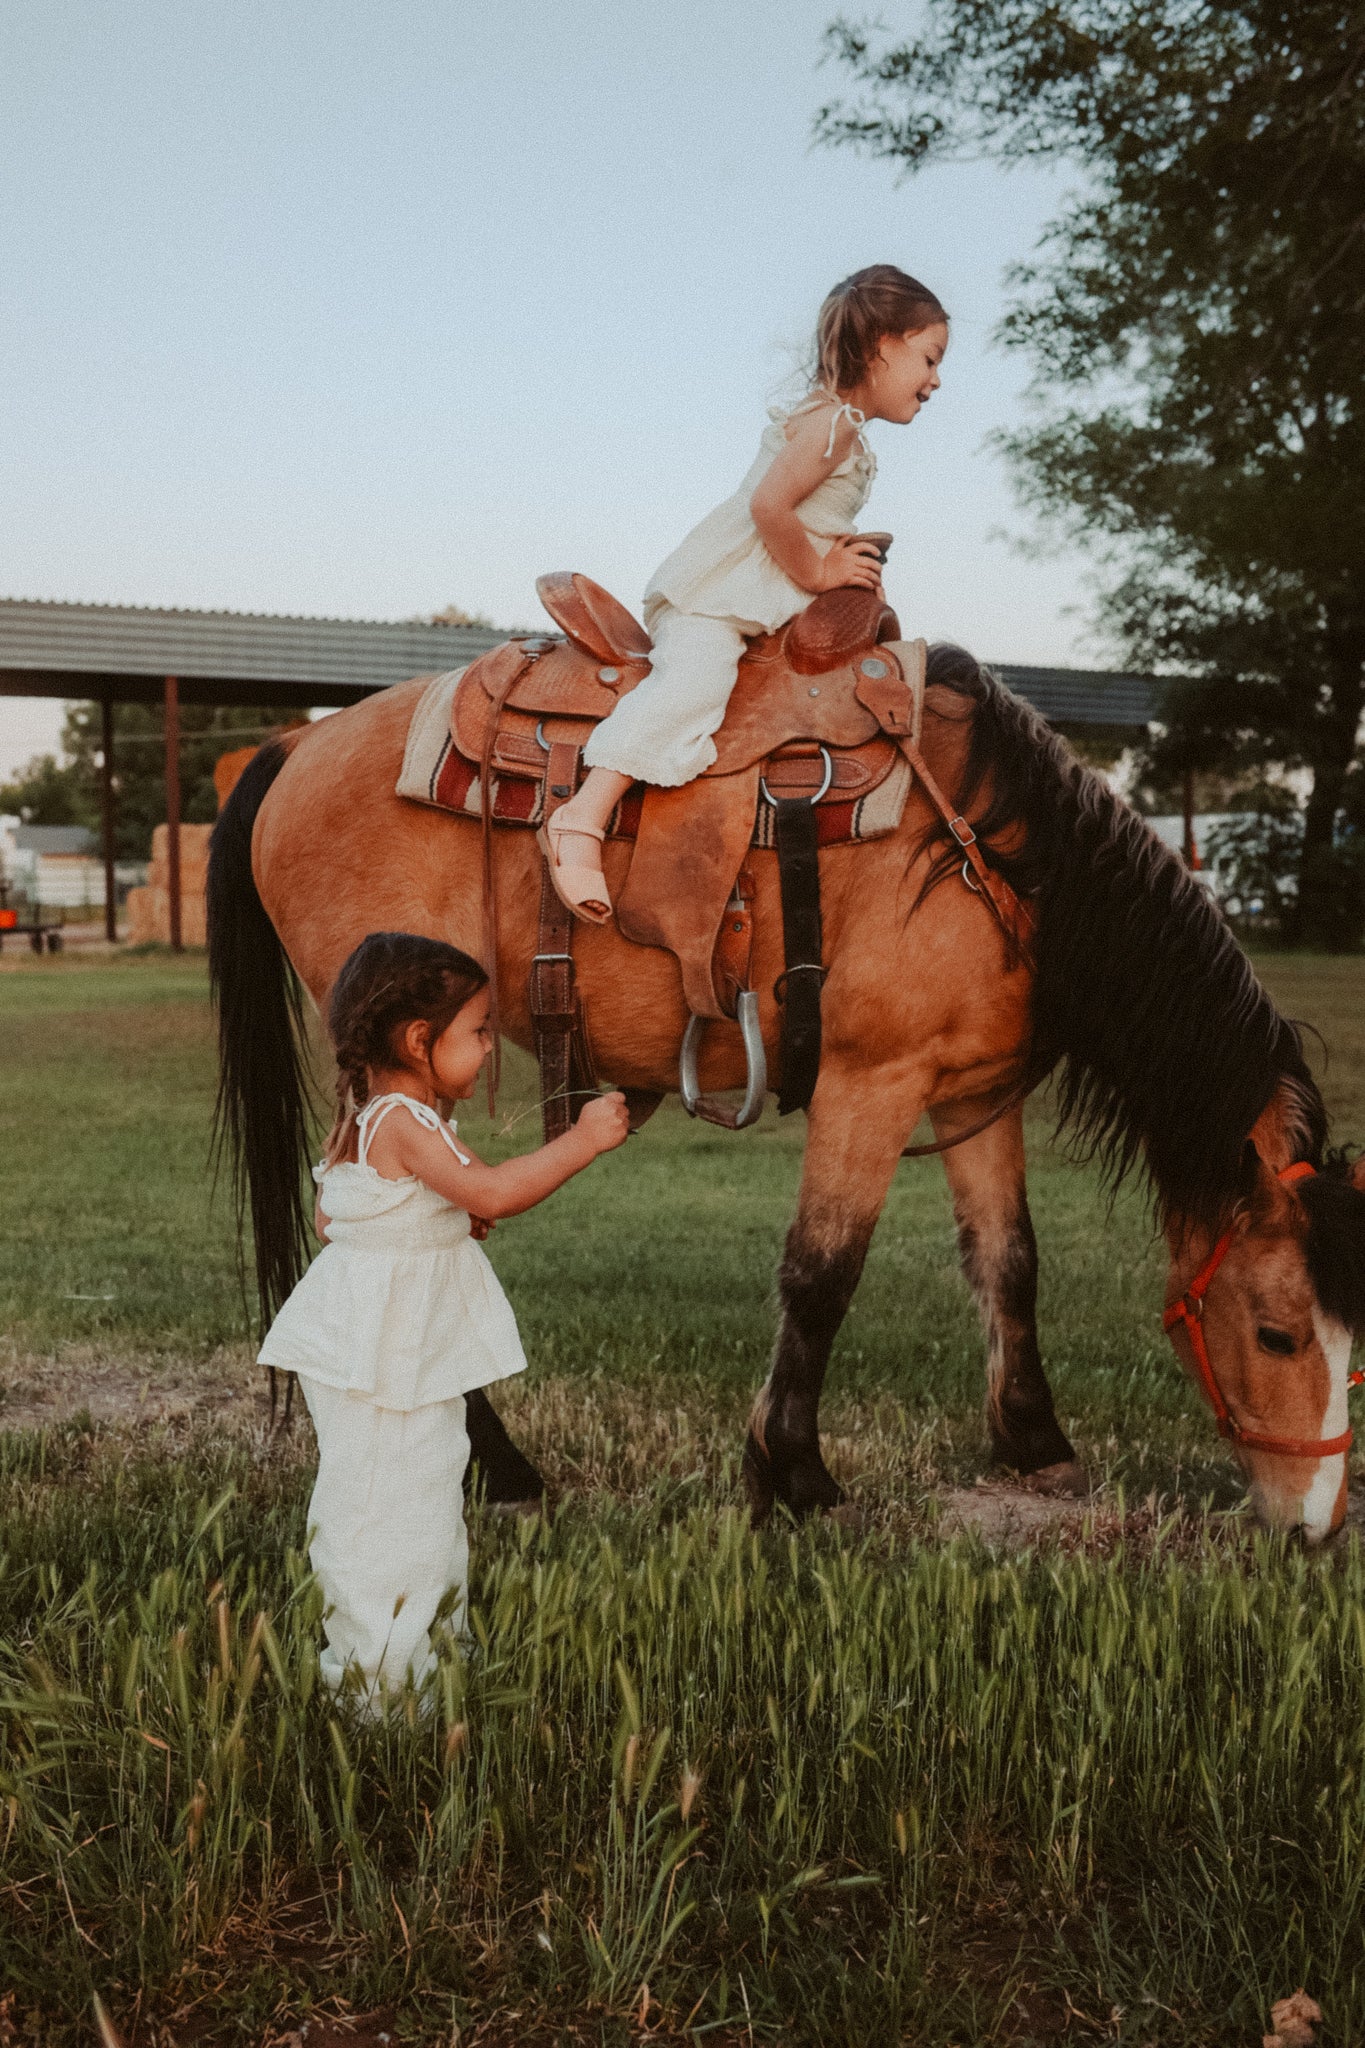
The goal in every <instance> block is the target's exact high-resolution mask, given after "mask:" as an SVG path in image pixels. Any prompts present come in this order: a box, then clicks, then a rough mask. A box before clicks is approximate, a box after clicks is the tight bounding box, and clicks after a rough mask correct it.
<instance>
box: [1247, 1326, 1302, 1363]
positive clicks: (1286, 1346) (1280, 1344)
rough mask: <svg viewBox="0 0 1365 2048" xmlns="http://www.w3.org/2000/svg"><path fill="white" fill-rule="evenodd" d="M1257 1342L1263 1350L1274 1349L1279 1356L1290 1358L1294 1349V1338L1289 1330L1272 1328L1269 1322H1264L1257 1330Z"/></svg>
mask: <svg viewBox="0 0 1365 2048" xmlns="http://www.w3.org/2000/svg"><path fill="white" fill-rule="evenodd" d="M1256 1342H1257V1343H1258V1344H1259V1345H1260V1347H1261V1349H1262V1351H1273V1352H1274V1353H1275V1355H1276V1356H1277V1357H1278V1358H1288V1356H1289V1354H1290V1352H1291V1351H1292V1350H1293V1349H1294V1339H1293V1338H1292V1337H1291V1336H1290V1334H1289V1332H1288V1330H1272V1329H1271V1327H1270V1325H1269V1323H1262V1324H1261V1326H1260V1328H1259V1329H1258V1330H1257V1332H1256Z"/></svg>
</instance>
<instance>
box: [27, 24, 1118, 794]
mask: <svg viewBox="0 0 1365 2048" xmlns="http://www.w3.org/2000/svg"><path fill="white" fill-rule="evenodd" d="M835 11H836V7H835V4H834V0H677V4H675V5H673V6H672V7H669V8H665V7H662V6H660V5H658V4H657V0H499V4H498V5H497V6H496V7H488V6H486V5H478V6H476V5H474V4H472V0H444V4H441V0H325V4H324V0H288V4H286V5H281V4H279V0H121V4H120V5H118V6H110V5H109V4H108V0H43V5H41V6H37V7H25V6H21V5H18V4H11V5H9V6H7V7H0V433H2V434H3V451H4V452H3V456H2V457H0V462H2V463H3V476H4V486H3V496H2V498H0V565H2V566H0V594H3V595H6V596H15V597H41V598H65V599H85V600H99V601H103V602H116V603H127V604H160V605H166V604H170V605H190V606H208V607H228V608H232V609H237V610H262V611H281V612H313V613H331V614H342V615H351V616H357V617H381V618H395V617H406V616H411V615H413V614H417V613H421V612H429V611H433V610H436V609H438V608H439V607H441V606H443V605H446V604H449V603H458V604H461V605H464V606H466V607H467V608H468V609H470V610H473V611H482V612H486V613H488V614H489V615H491V616H492V617H493V618H494V620H495V621H497V622H498V623H503V624H508V625H526V624H532V623H534V622H536V621H537V619H538V616H539V613H538V607H537V604H536V599H535V594H534V590H533V582H534V578H535V576H536V574H537V573H538V572H539V571H541V570H543V569H550V568H567V567H571V568H580V569H583V570H586V571H587V572H588V574H590V575H592V576H595V577H596V578H597V579H598V580H599V581H601V582H603V583H606V584H607V585H608V586H609V587H610V588H612V589H613V590H614V591H616V592H617V594H618V595H620V596H621V597H623V598H624V599H625V600H626V601H627V602H629V603H631V604H637V603H638V600H639V597H640V593H641V591H642V589H643V586H644V584H645V581H646V579H647V577H648V575H649V572H650V570H651V569H652V568H653V567H654V566H655V564H656V563H657V562H658V561H659V560H660V559H661V558H662V557H663V555H664V554H666V553H667V552H668V551H669V549H670V548H671V547H672V546H673V545H674V544H675V543H676V541H677V540H678V539H680V538H681V536H682V534H683V533H684V531H685V530H686V529H687V527H688V526H689V525H691V524H692V523H693V522H694V521H695V520H696V519H697V518H699V517H700V516H701V515H702V514H703V513H704V512H706V511H707V510H709V509H710V507H711V506H712V505H713V504H715V503H716V502H718V500H719V499H721V498H722V497H725V496H726V495H728V493H729V492H730V491H731V490H733V488H734V486H735V484H736V483H737V482H738V480H739V478H740V476H741V475H742V474H743V472H744V470H745V469H746V468H747V466H748V464H749V462H750V460H751V458H752V456H753V453H754V449H755V446H756V443H757V439H758V435H759V432H760V430H761V428H762V426H763V424H764V407H765V405H766V404H767V403H768V402H769V400H770V399H771V398H773V397H774V396H776V395H777V394H778V387H779V386H780V385H781V384H782V381H783V379H784V377H785V376H787V374H788V373H789V371H790V369H791V367H792V364H793V362H794V360H795V356H796V354H797V352H799V350H800V349H801V347H802V345H803V344H804V342H805V340H806V337H807V335H808V332H809V329H810V327H811V325H812V322H813V318H814V314H815V310H816V308H817V306H818V304H819V301H820V299H821V297H822V296H823V294H824V292H825V291H826V290H827V289H828V288H829V286H830V285H831V284H833V283H834V282H835V281H836V280H837V279H838V278H839V277H841V276H843V275H844V274H845V273H846V272H848V271H849V270H852V269H854V268H856V267H858V266H859V265H861V264H864V263H869V262H875V261H884V260H889V261H893V262H898V263H900V264H902V265H903V266H904V267H906V268H907V269H910V270H913V271H914V272H916V273H917V274H918V275H920V276H921V277H923V278H924V279H925V280H926V281H927V282H929V283H930V284H931V285H932V286H933V287H934V288H935V289H936V290H937V291H938V293H939V295H940V296H941V297H942V298H943V299H944V301H945V303H946V304H947V305H948V306H949V308H950V310H951V312H952V314H953V342H952V347H951V349H950V352H949V356H948V360H947V364H946V366H945V372H944V383H943V389H942V391H941V392H940V393H939V394H938V395H937V397H936V398H935V399H934V401H933V404H932V405H931V406H930V407H929V409H928V411H927V413H926V414H925V415H924V417H923V418H922V419H920V420H919V421H917V422H916V423H915V424H914V425H913V426H912V427H911V428H909V429H901V428H896V427H891V426H887V425H884V424H883V425H879V426H878V427H876V428H874V430H873V435H874V445H875V447H876V449H877V454H878V459H879V462H880V465H881V470H880V475H879V478H878V481H877V485H876V487H875V490H874V494H873V497H872V500H871V502H870V504H869V506H868V509H867V512H866V514H865V515H864V523H866V524H869V525H875V526H878V527H887V528H890V529H891V530H892V531H893V532H894V533H895V534H896V536H897V540H896V547H895V550H894V552H893V554H892V557H891V565H890V569H889V572H888V578H887V582H888V590H889V593H890V595H891V597H892V599H893V601H894V602H895V603H896V605H897V607H898V609H899V611H900V614H901V620H902V624H903V626H904V627H905V629H906V630H907V631H909V632H916V633H918V632H923V633H927V634H928V635H930V636H931V637H944V636H951V637H953V638H957V639H960V640H963V641H965V642H966V643H967V644H969V645H970V646H972V647H973V648H974V649H976V650H977V651H978V652H980V653H982V654H984V655H986V656H989V657H994V658H996V659H1000V660H1014V661H1067V660H1071V661H1085V660H1087V659H1095V658H1097V651H1096V649H1095V648H1094V647H1093V645H1090V644H1087V642H1086V641H1085V639H1084V638H1083V636H1082V634H1081V631H1080V622H1079V620H1078V619H1077V618H1076V617H1073V616H1071V615H1070V607H1071V606H1073V605H1074V604H1076V603H1077V602H1078V601H1083V597H1084V591H1083V564H1082V563H1081V562H1080V561H1079V560H1078V559H1076V558H1075V557H1071V558H1062V559H1056V560H1051V561H1047V562H1038V561H1026V560H1023V559H1021V558H1020V557H1019V556H1018V555H1017V554H1016V553H1014V552H1013V551H1012V550H1011V549H1010V547H1009V546H1008V545H1007V544H1006V542H1005V541H1004V539H1003V538H1002V537H1001V529H1008V530H1009V531H1010V532H1013V533H1018V532H1020V531H1026V530H1027V528H1026V522H1024V521H1023V520H1022V519H1021V517H1020V516H1019V515H1018V514H1017V513H1016V511H1015V509H1014V507H1013V505H1012V502H1011V499H1010V495H1009V491H1008V488H1007V485H1006V482H1005V479H1004V476H1003V474H1002V472H1001V469H1000V466H999V464H998V463H997V462H996V461H995V460H994V458H993V457H991V456H990V455H989V454H988V453H987V452H986V451H985V450H984V449H983V446H982V443H983V438H984V436H985V435H986V434H987V433H988V432H989V430H990V428H991V427H992V426H995V425H998V424H1001V423H1007V422H1009V421H1011V420H1014V419H1016V418H1017V417H1018V416H1019V411H1020V405H1021V396H1020V393H1021V385H1022V382H1023V375H1022V369H1021V366H1020V365H1019V364H1017V363H1015V362H1013V361H1012V360H1010V359H1008V358H1006V357H1004V356H1003V355H1002V354H1000V353H999V352H998V351H993V350H990V349H989V348H988V346H987V342H988V336H989V332H990V329H991V326H992V324H993V322H994V320H995V319H996V317H997V315H998V313H999V311H1000V308H1001V305H1002V302H1003V283H1002V270H1003V267H1004V266H1005V265H1006V264H1007V263H1008V262H1009V261H1010V260H1011V259H1012V258H1015V257H1018V256H1021V255H1024V254H1026V253H1027V252H1028V250H1029V249H1030V248H1031V247H1032V245H1033V243H1034V242H1035V240H1036V237H1037V234H1038V231H1039V228H1040V226H1041V225H1042V223H1043V221H1044V219H1045V218H1046V217H1047V214H1048V212H1049V210H1050V209H1051V207H1052V206H1053V205H1054V204H1055V201H1056V198H1057V187H1056V186H1055V185H1052V184H1049V183H1048V182H1046V181H1044V180H1043V179H1041V178H1040V177H1038V176H1035V175H1033V174H1031V173H1024V172H1016V173H1010V174H1003V173H1001V172H999V171H996V170H995V169H993V168H991V167H988V166H982V165H977V166H964V167H960V168H951V169H944V170H941V171H937V172H935V173H933V174H931V175H930V176H928V177H925V178H922V179H918V180H916V181H913V182H911V183H907V184H901V185H897V184H896V182H895V180H894V176H893V173H892V171H891V169H890V168H889V167H888V166H886V165H882V164H875V163H872V162H869V161H865V160H863V159H861V158H858V157H855V156H853V155H851V154H849V153H847V152H843V151H838V152H833V151H829V150H812V148H811V147H810V141H809V137H810V126H811V118H812V115H813V113H814V111H815V109H816V107H817V106H818V105H819V104H820V102H821V101H822V99H824V98H827V97H829V96H831V95H832V94H833V93H835V92H837V91H838V90H839V89H840V85H841V78H840V74H839V73H838V72H837V71H836V70H835V69H834V68H833V67H832V66H831V65H828V64H826V65H824V66H823V67H821V65H820V57H821V45H820V37H821V31H822V29H823V27H824V25H825V23H826V22H827V21H828V19H829V18H830V16H831V15H832V14H833V13H834V12H835ZM883 18H885V19H887V20H888V21H890V22H891V23H892V24H893V26H894V25H897V24H900V25H902V26H904V25H907V24H908V23H909V21H910V19H911V13H910V9H909V8H908V7H906V6H905V5H903V4H902V5H899V6H897V5H895V4H893V5H892V6H891V7H890V8H887V9H884V10H883ZM58 718H59V714H58V712H57V710H56V708H55V707H52V706H42V705H32V706H26V705H23V704H16V703H15V702H14V700H4V699H0V771H3V770H4V769H6V768H8V767H11V766H13V765H14V763H15V762H16V761H17V760H22V759H24V758H26V757H27V755H28V754H29V753H30V752H32V751H33V749H34V748H35V747H36V746H38V745H51V744H53V742H54V741H55V737H56V730H57V724H58Z"/></svg>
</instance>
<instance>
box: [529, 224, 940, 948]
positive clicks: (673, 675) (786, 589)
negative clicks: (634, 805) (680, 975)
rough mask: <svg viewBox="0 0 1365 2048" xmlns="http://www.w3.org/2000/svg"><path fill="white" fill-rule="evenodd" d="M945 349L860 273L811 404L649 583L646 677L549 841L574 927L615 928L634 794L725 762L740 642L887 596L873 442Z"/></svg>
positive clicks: (828, 322)
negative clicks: (863, 518) (867, 522)
mask: <svg viewBox="0 0 1365 2048" xmlns="http://www.w3.org/2000/svg"><path fill="white" fill-rule="evenodd" d="M947 346H948V316H947V314H946V313H945V312H944V310H943V307H942V306H941V305H940V303H939V301H938V299H937V298H936V297H935V296H934V294H933V292H931V291H930V290H929V288H928V286H927V285H922V284H920V283H918V282H917V280H916V279H914V278H913V277H908V276H907V275H906V273H905V272H904V271H903V270H897V269H896V267H895V265H894V264H890V263H874V264H873V265H872V266H871V268H870V269H867V270H859V271H855V272H854V274H853V276H852V277H848V278H845V280H844V282H843V283H842V284H839V285H836V286H835V288H834V290H833V291H832V292H831V293H830V295H829V297H828V298H827V299H826V300H825V302H824V304H823V306H822V307H821V308H820V317H819V321H818V324H817V327H816V335H815V356H816V368H815V373H814V375H813V377H812V379H811V389H810V391H809V393H808V395H807V396H806V397H805V398H804V399H803V400H802V401H801V403H800V404H799V405H797V406H796V407H794V408H793V409H792V410H791V411H790V412H785V411H782V410H780V409H779V408H776V407H774V408H773V409H772V412H771V418H772V425H771V426H769V427H768V428H766V429H765V431H764V434H763V439H762V441H761V442H760V444H759V450H758V455H757V457H756V458H755V460H754V463H753V466H752V467H751V469H750V470H749V473H748V475H747V476H746V477H745V479H744V481H743V483H742V484H741V485H740V487H739V489H738V491H736V492H735V494H734V496H733V497H731V498H727V499H726V501H725V503H724V504H723V505H718V506H717V507H716V509H715V511H714V512H712V513H710V514H709V515H708V516H707V517H706V518H705V519H703V520H702V522H701V524H700V525H699V526H696V527H694V528H693V529H692V531H691V533H689V534H688V535H687V537H686V539H685V540H684V541H683V542H682V544H681V546H680V547H678V548H677V549H675V551H674V552H673V553H672V554H671V555H670V556H669V557H668V560H667V561H666V562H665V563H664V564H663V566H662V567H661V568H659V569H656V570H655V572H654V575H653V576H652V577H651V579H650V582H649V587H648V589H647V590H646V592H645V605H644V611H645V624H646V625H647V626H648V628H649V630H650V633H651V635H652V637H653V641H654V650H653V655H652V657H651V659H652V662H653V666H652V668H651V670H650V673H649V674H648V675H647V676H646V677H645V678H644V680H643V681H642V682H639V683H637V684H636V686H635V688H634V689H633V690H631V691H630V692H629V694H628V695H627V696H624V697H622V698H621V700H620V702H619V703H618V704H617V706H616V709H615V710H614V711H613V712H612V713H611V715H610V717H608V718H604V719H603V721H602V723H601V724H600V725H599V726H598V727H597V730H596V731H595V732H594V734H593V736H592V738H591V739H590V740H589V742H588V744H587V746H586V747H585V748H584V750H583V759H584V762H585V764H586V765H587V767H588V770H589V773H588V775H587V776H586V777H585V779H584V782H583V786H582V788H581V789H580V790H579V791H578V793H577V795H576V796H574V797H572V798H571V799H570V801H569V802H568V803H566V804H562V805H561V806H560V808H559V809H558V810H557V811H556V812H554V814H553V815H552V816H551V817H550V819H549V820H548V821H547V823H546V825H545V826H544V828H543V830H542V833H541V847H542V851H543V852H544V854H545V856H546V859H547V861H548V862H549V866H550V873H551V878H552V880H553V882H554V886H555V888H556V890H557V891H558V893H559V896H560V897H561V899H562V901H563V902H564V903H566V904H567V905H568V907H569V908H570V909H571V910H573V911H574V912H575V913H576V915H577V916H579V917H581V918H585V919H587V920H588V921H589V922H590V923H593V924H605V923H607V922H608V921H609V919H610V917H611V914H612V913H611V899H610V897H609V896H608V894H607V888H606V884H605V882H604V881H603V878H602V867H601V856H600V854H599V853H598V852H597V846H598V844H599V843H600V842H601V840H602V839H603V837H604V836H605V832H606V827H607V821H608V819H609V818H610V817H611V814H612V812H613V810H614V809H615V808H616V805H617V804H618V803H619V802H620V800H621V798H622V797H623V796H624V794H625V792H626V791H627V789H629V788H630V786H631V784H632V783H633V782H653V783H662V784H667V785H676V784H678V783H681V782H690V781H691V780H692V778H693V776H695V775H700V774H702V773H703V772H704V770H705V769H707V768H708V767H709V766H710V764H711V762H712V761H714V760H715V758H716V749H715V745H714V742H713V740H712V734H713V733H715V732H716V731H717V729H718V728H719V726H720V724H721V721H722V719H723V718H724V716H725V707H726V705H727V703H728V702H729V698H730V692H731V690H732V689H733V688H734V685H735V677H736V675H737V673H738V669H739V661H740V656H741V655H742V654H743V652H744V642H745V638H746V636H748V635H750V634H754V633H772V632H776V630H777V628H778V627H779V626H783V625H785V624H786V623H787V621H788V619H791V618H794V617H795V615H796V613H797V612H799V611H802V610H804V608H805V606H806V605H807V604H808V603H809V602H810V599H811V598H812V596H814V595H815V594H816V593H817V592H819V591H822V590H835V589H837V588H838V587H839V586H840V585H841V584H855V585H860V586H862V587H863V588H865V589H868V590H876V589H878V588H879V587H880V583H881V565H880V560H879V556H878V551H877V548H876V546H875V544H874V543H873V542H871V541H869V540H860V539H859V537H858V535H857V534H856V533H854V532H852V531H850V522H851V521H852V520H853V519H854V518H856V516H857V514H858V513H859V512H860V511H861V510H862V508H863V505H864V504H865V503H866V500H867V494H868V491H869V490H870V489H871V487H872V479H873V477H874V476H875V474H876V469H877V465H876V460H875V458H874V456H873V454H872V452H871V450H870V449H869V447H868V445H867V441H866V437H865V432H864V430H865V428H866V427H867V424H868V422H869V421H870V420H891V421H894V422H895V423H896V424H897V425H899V426H908V425H909V423H910V421H911V420H913V419H914V417H915V415H916V414H917V413H918V412H919V410H920V408H921V407H922V406H923V405H925V404H927V402H928V400H929V399H930V397H931V396H932V395H933V393H934V392H935V391H936V390H937V389H938V384H939V374H938V369H939V364H940V363H941V362H942V360H943V355H944V351H945V350H946V349H947Z"/></svg>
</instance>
